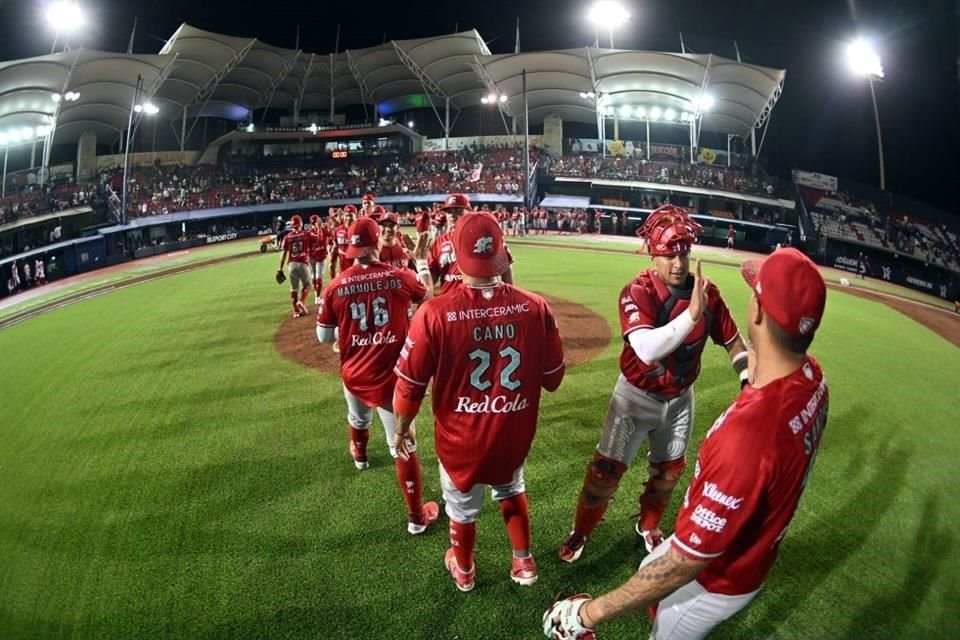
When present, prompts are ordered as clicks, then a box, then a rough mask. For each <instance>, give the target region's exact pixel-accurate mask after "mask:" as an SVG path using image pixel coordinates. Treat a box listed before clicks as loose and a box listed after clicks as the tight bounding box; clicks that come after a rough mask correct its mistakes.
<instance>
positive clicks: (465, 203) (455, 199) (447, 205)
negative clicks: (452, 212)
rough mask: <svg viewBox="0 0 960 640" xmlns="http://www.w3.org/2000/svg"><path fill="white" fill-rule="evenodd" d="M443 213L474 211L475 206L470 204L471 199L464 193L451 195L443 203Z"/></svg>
mask: <svg viewBox="0 0 960 640" xmlns="http://www.w3.org/2000/svg"><path fill="white" fill-rule="evenodd" d="M440 209H442V210H443V211H446V210H447V209H467V210H470V209H473V205H471V204H470V198H468V197H467V196H465V195H463V194H462V193H451V194H450V195H448V196H447V198H446V200H444V201H443V205H442V206H441V207H440Z"/></svg>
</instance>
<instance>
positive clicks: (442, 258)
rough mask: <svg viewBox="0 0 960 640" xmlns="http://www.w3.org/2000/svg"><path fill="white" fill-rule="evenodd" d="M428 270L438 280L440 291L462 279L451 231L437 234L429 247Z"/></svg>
mask: <svg viewBox="0 0 960 640" xmlns="http://www.w3.org/2000/svg"><path fill="white" fill-rule="evenodd" d="M429 264H430V271H431V273H433V274H434V277H435V278H438V279H439V280H440V293H441V294H445V293H447V292H448V291H450V290H452V289H453V288H454V287H455V286H456V285H458V284H459V283H460V282H462V281H463V274H461V273H460V268H459V267H458V266H457V255H456V253H455V252H454V249H453V232H452V231H447V232H446V233H442V234H440V235H439V236H437V238H436V240H434V242H433V247H432V248H431V249H430V260H429Z"/></svg>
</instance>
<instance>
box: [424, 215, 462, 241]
mask: <svg viewBox="0 0 960 640" xmlns="http://www.w3.org/2000/svg"><path fill="white" fill-rule="evenodd" d="M448 222H449V221H448V219H447V214H446V213H445V211H444V210H443V209H437V210H436V211H434V212H433V215H432V217H431V220H430V225H431V227H432V231H433V237H434V238H437V237H439V236H440V235H442V234H443V233H445V232H446V231H447V223H448ZM454 222H456V219H454Z"/></svg>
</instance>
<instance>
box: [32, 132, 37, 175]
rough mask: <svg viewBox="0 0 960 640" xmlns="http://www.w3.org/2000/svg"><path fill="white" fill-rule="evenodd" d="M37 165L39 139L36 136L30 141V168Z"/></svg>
mask: <svg viewBox="0 0 960 640" xmlns="http://www.w3.org/2000/svg"><path fill="white" fill-rule="evenodd" d="M35 166H37V139H36V138H34V139H33V142H31V143H30V168H31V169H33V168H34V167H35Z"/></svg>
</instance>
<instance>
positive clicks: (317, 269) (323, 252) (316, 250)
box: [300, 214, 330, 304]
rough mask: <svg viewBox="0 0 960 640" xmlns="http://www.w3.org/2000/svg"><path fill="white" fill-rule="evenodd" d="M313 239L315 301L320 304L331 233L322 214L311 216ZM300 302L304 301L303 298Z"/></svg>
mask: <svg viewBox="0 0 960 640" xmlns="http://www.w3.org/2000/svg"><path fill="white" fill-rule="evenodd" d="M310 224H311V225H312V226H311V229H310V233H311V235H313V240H312V242H311V244H310V274H311V275H312V276H313V295H314V302H316V303H317V304H320V292H321V291H323V270H324V267H325V266H326V263H327V252H328V250H329V247H330V234H329V232H328V231H327V227H326V226H324V224H323V222H322V221H321V220H320V216H318V215H317V214H313V215H312V216H310ZM300 302H304V300H303V299H301V300H300Z"/></svg>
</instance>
